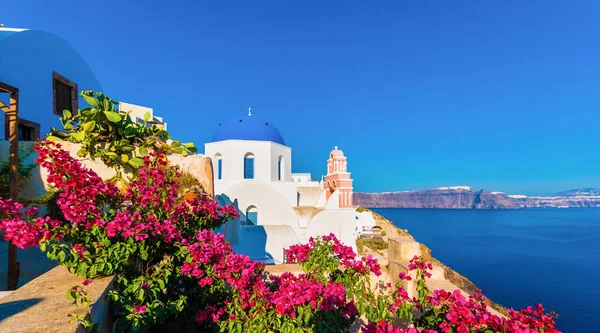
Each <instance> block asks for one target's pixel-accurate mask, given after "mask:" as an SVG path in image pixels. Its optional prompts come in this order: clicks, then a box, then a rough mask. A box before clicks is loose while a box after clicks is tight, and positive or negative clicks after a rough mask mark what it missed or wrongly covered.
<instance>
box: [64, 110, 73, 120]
mask: <svg viewBox="0 0 600 333" xmlns="http://www.w3.org/2000/svg"><path fill="white" fill-rule="evenodd" d="M63 117H64V118H65V119H69V118H71V117H73V114H71V111H69V110H63Z"/></svg>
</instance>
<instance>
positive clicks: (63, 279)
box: [0, 266, 113, 333]
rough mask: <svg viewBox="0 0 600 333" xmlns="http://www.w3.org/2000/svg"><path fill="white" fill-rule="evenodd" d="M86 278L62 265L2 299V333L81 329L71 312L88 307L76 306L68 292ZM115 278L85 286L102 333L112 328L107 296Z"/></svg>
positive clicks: (0, 303) (71, 331)
mask: <svg viewBox="0 0 600 333" xmlns="http://www.w3.org/2000/svg"><path fill="white" fill-rule="evenodd" d="M84 280H85V278H83V277H77V276H75V275H74V274H72V273H70V272H69V271H68V270H67V269H66V268H65V267H63V266H58V267H56V268H53V269H52V270H50V271H48V272H47V273H45V274H43V275H41V276H39V277H37V278H36V279H34V280H32V281H31V282H29V283H27V284H26V285H24V286H22V287H21V288H19V289H17V290H15V291H13V292H10V294H8V295H6V296H4V297H2V298H0V332H12V333H21V332H22V333H38V332H39V333H47V332H57V333H59V332H65V333H66V332H69V333H73V332H77V331H78V329H77V325H76V324H75V323H69V318H68V317H67V315H69V314H72V313H76V314H85V313H86V309H84V308H83V307H81V306H79V307H78V306H75V305H73V304H72V302H71V301H70V300H69V299H67V298H66V297H65V293H66V291H67V290H69V289H71V288H72V287H74V286H77V285H79V286H81V285H82V283H83V281H84ZM112 281H113V278H112V277H105V278H100V279H96V280H94V281H93V282H92V284H90V285H88V286H87V287H85V290H86V291H87V293H88V295H89V296H90V297H91V299H92V305H91V309H90V310H91V317H92V320H93V321H94V322H96V323H99V324H100V329H101V331H102V332H106V331H108V330H110V328H111V327H110V326H111V318H110V317H109V311H108V302H109V299H108V298H107V297H106V295H107V293H108V290H110V289H111V288H112Z"/></svg>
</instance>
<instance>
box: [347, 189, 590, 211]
mask: <svg viewBox="0 0 600 333" xmlns="http://www.w3.org/2000/svg"><path fill="white" fill-rule="evenodd" d="M354 204H355V205H359V206H362V207H369V208H446V209H518V208H551V207H559V208H566V207H572V208H581V207H600V189H595V188H586V189H579V190H570V191H566V192H561V193H560V195H557V196H552V197H528V196H525V195H506V194H504V193H502V192H490V191H487V190H479V191H476V190H474V189H472V188H470V187H468V186H454V187H440V188H435V189H430V190H422V191H406V192H382V193H361V192H355V193H354Z"/></svg>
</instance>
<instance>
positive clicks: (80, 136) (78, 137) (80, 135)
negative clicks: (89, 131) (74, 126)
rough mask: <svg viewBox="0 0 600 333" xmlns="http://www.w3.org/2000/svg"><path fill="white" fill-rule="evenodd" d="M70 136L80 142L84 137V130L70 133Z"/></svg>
mask: <svg viewBox="0 0 600 333" xmlns="http://www.w3.org/2000/svg"><path fill="white" fill-rule="evenodd" d="M71 137H72V138H73V139H75V140H76V141H77V142H82V141H83V140H84V139H85V132H75V133H71Z"/></svg>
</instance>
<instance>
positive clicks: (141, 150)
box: [140, 147, 148, 156]
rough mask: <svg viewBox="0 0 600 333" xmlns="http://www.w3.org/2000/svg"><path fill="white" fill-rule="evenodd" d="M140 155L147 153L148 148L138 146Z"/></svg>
mask: <svg viewBox="0 0 600 333" xmlns="http://www.w3.org/2000/svg"><path fill="white" fill-rule="evenodd" d="M140 155H142V156H146V155H148V149H146V147H140Z"/></svg>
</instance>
